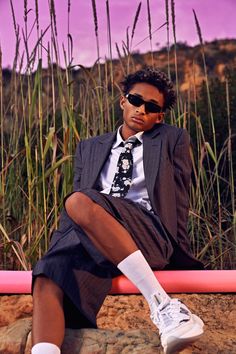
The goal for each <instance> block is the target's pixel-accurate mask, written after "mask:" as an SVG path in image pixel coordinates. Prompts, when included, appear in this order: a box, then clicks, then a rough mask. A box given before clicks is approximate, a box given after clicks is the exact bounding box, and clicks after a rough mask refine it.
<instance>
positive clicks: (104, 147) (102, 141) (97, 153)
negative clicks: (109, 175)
mask: <svg viewBox="0 0 236 354" xmlns="http://www.w3.org/2000/svg"><path fill="white" fill-rule="evenodd" d="M115 137H116V132H115V133H111V134H107V135H101V136H99V137H98V138H97V141H96V143H95V144H92V146H91V156H90V166H91V169H90V178H89V179H90V181H91V185H94V184H95V183H96V180H97V178H98V175H99V173H100V171H101V169H102V167H103V165H104V163H105V161H106V159H107V157H108V156H109V154H110V152H111V147H112V144H113V142H114V139H115Z"/></svg>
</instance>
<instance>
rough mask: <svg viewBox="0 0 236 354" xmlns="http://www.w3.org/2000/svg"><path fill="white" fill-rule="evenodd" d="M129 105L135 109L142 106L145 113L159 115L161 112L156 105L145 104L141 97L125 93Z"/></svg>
mask: <svg viewBox="0 0 236 354" xmlns="http://www.w3.org/2000/svg"><path fill="white" fill-rule="evenodd" d="M125 97H126V98H127V100H128V101H129V103H130V104H132V105H133V106H135V107H140V106H142V105H143V104H144V106H145V112H146V113H160V112H162V108H161V107H160V106H158V104H155V103H152V102H146V101H144V100H143V99H142V98H141V97H139V96H136V95H132V94H131V93H127V95H125Z"/></svg>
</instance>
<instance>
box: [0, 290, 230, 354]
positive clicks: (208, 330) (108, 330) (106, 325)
mask: <svg viewBox="0 0 236 354" xmlns="http://www.w3.org/2000/svg"><path fill="white" fill-rule="evenodd" d="M171 296H173V297H178V298H179V299H181V300H182V301H183V302H184V303H185V304H186V305H187V306H188V307H189V308H190V310H192V311H193V312H195V313H196V314H198V315H199V316H200V317H201V318H202V319H203V321H204V323H205V334H204V336H202V337H201V338H200V339H199V340H198V341H197V342H196V343H195V344H194V345H192V346H191V347H190V348H188V349H185V350H184V351H183V352H182V354H191V353H194V354H199V353H201V354H202V353H204V354H212V353H217V354H235V353H236V330H235V329H236V294H178V295H174V294H173V295H171ZM31 314H32V298H31V296H30V295H23V296H22V295H11V296H0V327H1V326H4V327H2V328H0V348H1V349H0V354H10V353H11V354H13V353H14V354H19V353H20V354H30V346H31V336H30V328H31V327H30V326H31V320H30V319H29V318H28V317H29V316H31ZM22 317H26V318H25V319H24V320H23V319H20V320H18V319H19V318H22ZM7 325H8V326H7ZM98 327H99V328H100V329H99V330H92V329H83V330H66V336H65V341H64V344H63V349H62V353H64V354H77V353H80V354H103V353H105V354H121V353H122V354H126V353H127V354H139V353H140V354H141V353H142V354H155V353H161V350H160V345H159V338H158V335H157V329H156V328H155V326H154V325H153V323H152V322H151V320H150V317H149V310H148V305H147V304H146V302H145V301H144V299H143V297H142V296H141V295H119V296H107V298H106V300H105V302H104V304H103V306H102V308H101V310H100V312H99V314H98ZM28 334H29V335H28ZM27 337H28V339H27ZM21 338H22V339H21ZM26 339H27V345H26V349H25V351H21V349H22V347H23V346H24V345H25V343H26ZM3 344H4V345H5V348H4V349H3ZM13 345H14V346H15V347H14V348H16V349H14V348H13ZM13 349H14V350H15V351H13Z"/></svg>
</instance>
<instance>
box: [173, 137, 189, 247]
mask: <svg viewBox="0 0 236 354" xmlns="http://www.w3.org/2000/svg"><path fill="white" fill-rule="evenodd" d="M189 149H190V137H189V134H188V133H187V131H186V130H181V131H180V134H179V137H178V139H177V142H176V145H175V148H174V155H173V164H174V179H175V195H176V215H177V239H178V242H180V243H182V244H184V245H185V247H187V248H189V247H190V240H189V238H188V234H187V223H188V213H189V185H190V179H191V170H192V162H191V158H190V151H189Z"/></svg>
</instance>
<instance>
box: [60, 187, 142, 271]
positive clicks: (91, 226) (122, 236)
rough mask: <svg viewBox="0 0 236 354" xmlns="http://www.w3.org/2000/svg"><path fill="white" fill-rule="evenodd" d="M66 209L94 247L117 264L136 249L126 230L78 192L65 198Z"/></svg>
mask: <svg viewBox="0 0 236 354" xmlns="http://www.w3.org/2000/svg"><path fill="white" fill-rule="evenodd" d="M65 207H66V211H67V213H68V215H69V216H70V217H71V218H72V220H73V221H74V222H75V223H76V224H78V225H80V226H81V227H82V229H83V230H84V231H85V232H86V234H87V235H88V237H89V238H90V239H91V240H92V242H93V244H94V245H95V246H96V248H97V249H98V250H99V251H100V252H101V253H102V254H103V255H104V256H105V257H106V258H107V259H109V260H110V261H111V262H112V263H113V264H115V265H117V264H118V263H120V262H121V261H122V260H123V259H124V258H126V257H128V256H129V255H130V254H131V253H133V252H135V251H137V250H138V248H137V246H136V244H135V242H134V241H133V239H132V237H131V235H130V234H129V233H128V231H127V230H126V229H125V228H124V227H123V226H122V225H121V224H120V223H119V222H118V221H117V220H116V219H115V218H113V217H112V216H111V215H110V214H109V213H108V212H107V211H106V210H104V209H103V208H102V207H101V206H100V205H98V204H96V203H94V202H93V201H92V200H91V199H90V198H89V197H87V196H86V195H84V194H83V193H80V192H75V193H73V194H72V195H71V196H70V197H69V198H68V199H67V200H66V205H65Z"/></svg>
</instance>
